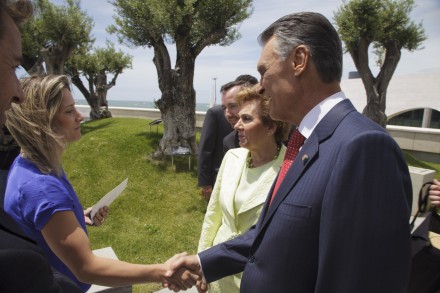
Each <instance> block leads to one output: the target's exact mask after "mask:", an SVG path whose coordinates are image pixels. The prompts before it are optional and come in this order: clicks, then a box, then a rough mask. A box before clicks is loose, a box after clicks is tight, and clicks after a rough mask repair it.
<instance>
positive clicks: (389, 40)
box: [334, 0, 427, 127]
mask: <svg viewBox="0 0 440 293" xmlns="http://www.w3.org/2000/svg"><path fill="white" fill-rule="evenodd" d="M413 8H414V0H351V1H349V2H346V3H344V4H343V5H341V6H340V7H339V9H338V10H337V11H336V12H335V14H334V19H335V21H336V24H337V27H338V32H339V34H340V36H341V39H342V41H343V42H344V43H345V47H346V50H347V51H348V52H349V53H350V55H351V57H352V58H353V61H354V64H355V66H356V69H357V70H358V72H359V75H360V77H361V78H362V82H363V84H364V87H365V90H366V93H367V105H366V107H365V108H364V110H363V114H364V115H366V116H367V117H369V118H370V119H372V120H373V121H375V122H377V123H378V124H380V125H382V126H384V127H385V126H386V120H387V117H386V115H385V108H386V94H387V88H388V85H389V83H390V81H391V78H392V76H393V74H394V71H395V70H396V68H397V65H398V63H399V61H400V57H401V51H402V49H406V50H409V51H414V50H416V49H419V48H420V46H421V44H422V42H423V41H424V40H426V38H427V36H426V35H425V31H424V29H423V27H422V24H421V23H419V24H416V23H414V22H413V21H411V20H410V13H411V11H412V10H413ZM370 46H372V49H373V52H374V53H375V55H376V56H377V59H376V64H377V65H378V66H380V71H379V73H378V74H377V76H374V75H373V73H372V72H371V69H370V65H369V64H370V62H369V49H370Z"/></svg>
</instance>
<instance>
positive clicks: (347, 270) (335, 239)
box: [299, 131, 412, 293]
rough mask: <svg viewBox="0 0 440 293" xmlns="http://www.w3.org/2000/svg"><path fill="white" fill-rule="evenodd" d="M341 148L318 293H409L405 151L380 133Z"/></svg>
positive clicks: (327, 208)
mask: <svg viewBox="0 0 440 293" xmlns="http://www.w3.org/2000/svg"><path fill="white" fill-rule="evenodd" d="M341 145H342V146H341V147H342V149H341V150H340V152H339V158H338V159H337V160H336V164H335V165H334V166H333V171H332V176H331V177H330V179H329V182H328V183H327V188H326V192H325V194H324V199H323V205H322V211H321V213H322V216H321V227H320V236H319V238H320V242H319V266H318V269H319V271H318V274H317V275H318V279H317V283H316V288H315V292H340V293H349V292H361V293H369V292H406V280H407V278H406V279H402V276H408V273H409V272H408V268H409V263H410V231H409V224H408V222H409V217H410V210H411V196H412V195H411V194H412V188H411V181H410V178H409V173H408V167H407V165H406V163H405V161H404V159H403V157H402V155H401V151H400V149H399V147H398V146H397V144H396V143H395V142H394V140H393V139H392V138H391V137H389V136H388V135H387V134H386V133H382V132H378V131H376V132H369V133H364V134H361V135H358V136H356V137H353V138H352V140H351V141H350V142H348V143H343V144H341ZM317 180H318V181H319V178H317ZM299 241H300V240H299Z"/></svg>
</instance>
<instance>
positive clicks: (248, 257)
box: [199, 100, 412, 293]
mask: <svg viewBox="0 0 440 293" xmlns="http://www.w3.org/2000/svg"><path fill="white" fill-rule="evenodd" d="M272 189H273V186H272ZM272 189H271V191H270V192H269V195H270V194H271V193H272ZM411 197H412V187H411V180H410V176H409V172H408V167H407V165H406V163H405V161H404V159H403V157H402V153H401V151H400V148H399V146H398V145H397V144H396V142H395V141H394V140H393V139H392V138H391V137H390V136H389V135H388V133H387V132H386V130H385V129H384V128H382V127H380V126H379V125H377V124H376V123H374V122H372V121H371V120H369V119H368V118H366V117H365V116H363V115H361V114H360V113H359V112H357V111H356V110H355V108H354V107H353V105H352V104H351V102H350V101H349V100H344V101H342V102H340V103H339V104H337V105H336V106H335V107H334V108H333V109H332V110H331V111H330V112H329V113H328V114H327V115H326V116H325V117H324V118H323V119H322V120H321V122H320V123H319V124H318V125H317V127H316V128H315V130H314V131H313V132H312V134H311V135H310V137H309V138H308V139H307V140H306V142H305V144H304V145H303V147H302V149H301V151H300V152H299V154H298V156H297V157H296V159H295V161H294V162H293V164H292V166H291V168H290V169H289V171H288V173H287V175H286V177H285V179H284V180H283V182H282V184H281V186H280V187H279V190H278V193H277V195H276V196H275V198H274V200H273V202H272V204H271V205H270V207H269V206H268V201H267V200H266V205H265V207H264V209H263V212H262V213H261V215H260V218H259V221H258V223H257V224H256V226H253V227H252V228H251V229H250V230H249V231H248V232H247V233H245V234H243V235H242V236H240V237H237V238H235V239H233V240H230V241H228V242H224V243H222V244H219V245H217V246H214V247H212V248H211V249H208V250H206V251H204V252H201V253H200V254H199V257H200V261H201V264H202V268H203V273H204V275H205V277H206V279H207V281H208V282H211V281H214V280H217V279H219V278H222V277H223V276H225V275H230V274H234V273H237V272H241V271H243V278H242V283H241V292H252V293H255V292H257V293H258V292H298V293H310V292H315V293H321V292H326V293H327V292H334V293H353V292H356V293H359V292H361V293H363V292H365V293H371V292H375V293H378V292H384V293H385V292H386V293H389V292H393V293H396V292H406V286H407V280H408V276H409V271H410V261H411V259H410V255H411V252H410V229H409V224H408V222H409V217H410V211H411V202H412V201H411Z"/></svg>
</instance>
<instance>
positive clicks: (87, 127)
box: [81, 120, 114, 135]
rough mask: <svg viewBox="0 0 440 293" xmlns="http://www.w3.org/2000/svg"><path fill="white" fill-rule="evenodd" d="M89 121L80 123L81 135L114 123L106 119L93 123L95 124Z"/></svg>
mask: <svg viewBox="0 0 440 293" xmlns="http://www.w3.org/2000/svg"><path fill="white" fill-rule="evenodd" d="M90 122H92V121H87V122H84V123H83V124H81V134H82V135H85V134H88V133H90V132H92V131H95V130H99V129H103V128H106V127H108V126H109V125H110V124H113V123H114V122H113V121H112V120H107V122H106V123H101V124H99V125H95V124H94V125H92V124H91V123H90Z"/></svg>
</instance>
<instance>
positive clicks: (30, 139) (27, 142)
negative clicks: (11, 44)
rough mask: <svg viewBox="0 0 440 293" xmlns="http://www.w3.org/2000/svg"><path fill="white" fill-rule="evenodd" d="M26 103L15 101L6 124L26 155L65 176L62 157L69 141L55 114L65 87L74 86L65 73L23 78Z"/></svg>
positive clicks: (43, 169) (42, 167)
mask: <svg viewBox="0 0 440 293" xmlns="http://www.w3.org/2000/svg"><path fill="white" fill-rule="evenodd" d="M20 82H21V86H22V88H23V92H24V95H25V98H26V100H25V102H24V103H23V104H12V105H11V109H10V110H9V111H7V121H6V126H7V127H8V129H9V131H10V132H11V134H12V136H13V137H14V139H15V140H16V141H17V143H18V145H19V146H20V147H21V150H22V152H23V153H24V155H25V156H26V158H27V159H28V160H30V161H32V162H33V163H34V164H35V165H36V166H37V167H38V169H39V170H40V171H41V172H42V173H44V174H49V173H54V174H56V175H57V176H61V173H62V167H61V157H62V154H63V151H64V148H65V145H66V142H65V140H64V138H63V136H62V135H60V134H59V133H57V131H56V125H54V124H53V118H54V116H55V114H56V113H57V111H58V108H59V107H60V105H61V101H62V99H63V89H68V90H70V86H69V80H68V78H67V77H66V76H65V75H48V76H31V77H27V78H24V79H22V80H21V81H20Z"/></svg>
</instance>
